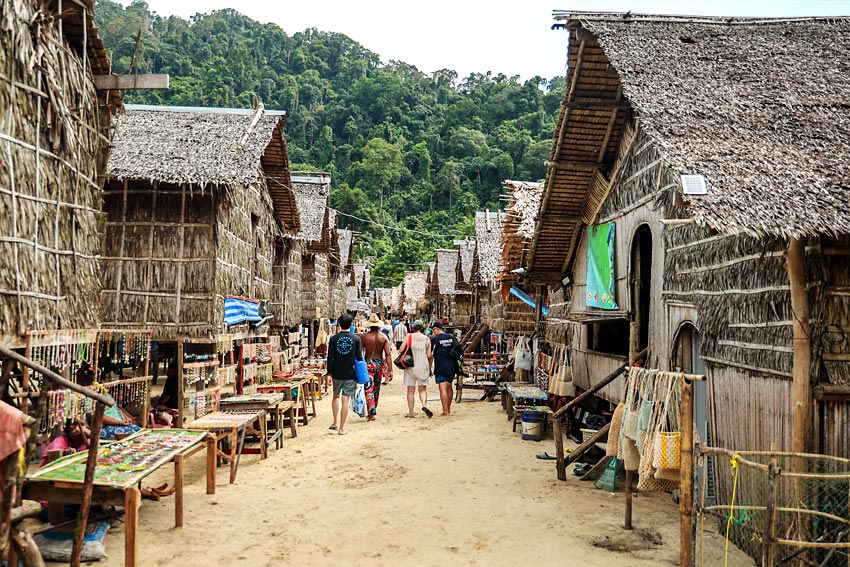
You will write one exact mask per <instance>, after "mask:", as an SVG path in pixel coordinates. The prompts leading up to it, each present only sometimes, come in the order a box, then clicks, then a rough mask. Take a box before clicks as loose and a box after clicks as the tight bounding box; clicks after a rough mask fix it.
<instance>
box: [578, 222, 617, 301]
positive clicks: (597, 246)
mask: <svg viewBox="0 0 850 567" xmlns="http://www.w3.org/2000/svg"><path fill="white" fill-rule="evenodd" d="M586 299H587V301H586V302H585V304H586V305H587V306H588V307H599V308H600V309H616V308H617V302H616V301H615V300H614V223H612V222H609V223H607V224H600V225H597V226H589V227H587V296H586Z"/></svg>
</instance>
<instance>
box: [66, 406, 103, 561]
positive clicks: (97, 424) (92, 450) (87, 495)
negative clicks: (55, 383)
mask: <svg viewBox="0 0 850 567" xmlns="http://www.w3.org/2000/svg"><path fill="white" fill-rule="evenodd" d="M103 410H104V405H103V404H102V403H101V402H97V403H96V404H95V406H94V419H93V422H92V428H91V441H90V445H89V454H88V456H87V458H86V472H85V475H84V476H83V500H82V502H81V503H80V515H79V516H77V528H76V530H74V546H73V548H72V549H71V566H72V567H80V560H81V557H82V553H83V537H84V536H85V534H86V524H87V523H88V519H89V508H90V507H91V495H92V490H93V489H94V468H95V466H96V465H97V449H98V445H99V443H100V429H101V427H102V426H103Z"/></svg>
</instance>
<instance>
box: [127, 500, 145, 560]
mask: <svg viewBox="0 0 850 567" xmlns="http://www.w3.org/2000/svg"><path fill="white" fill-rule="evenodd" d="M124 494H125V497H124V567H136V559H137V558H138V556H139V540H138V538H137V537H136V536H137V534H138V531H139V504H140V503H141V501H142V493H141V491H140V490H139V489H138V488H136V487H135V486H131V487H130V488H128V489H127V490H125V491H124Z"/></svg>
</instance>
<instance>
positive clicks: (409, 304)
mask: <svg viewBox="0 0 850 567" xmlns="http://www.w3.org/2000/svg"><path fill="white" fill-rule="evenodd" d="M427 279H428V272H404V281H403V282H402V296H403V297H404V310H405V311H407V312H408V313H413V312H415V311H416V309H417V304H418V302H419V300H420V299H424V298H425V287H426V282H427Z"/></svg>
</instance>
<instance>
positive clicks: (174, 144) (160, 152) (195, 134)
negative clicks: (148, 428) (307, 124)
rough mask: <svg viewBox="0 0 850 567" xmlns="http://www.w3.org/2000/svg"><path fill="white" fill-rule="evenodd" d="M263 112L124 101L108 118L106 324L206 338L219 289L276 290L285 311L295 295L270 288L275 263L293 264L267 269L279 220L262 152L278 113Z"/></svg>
mask: <svg viewBox="0 0 850 567" xmlns="http://www.w3.org/2000/svg"><path fill="white" fill-rule="evenodd" d="M261 113H262V109H259V110H258V111H251V110H245V111H241V110H234V109H220V110H218V109H196V110H191V109H178V110H175V109H173V108H162V107H145V108H143V109H139V108H135V107H129V109H128V111H127V112H126V114H125V115H124V116H122V117H121V118H120V119H119V120H118V122H117V126H116V128H117V132H118V133H119V134H117V135H116V141H115V147H114V150H113V154H112V157H111V159H110V162H109V171H108V173H109V175H110V176H111V177H112V180H111V181H110V182H109V183H108V185H107V191H106V198H105V209H106V212H107V216H108V222H107V243H106V247H105V252H104V257H103V272H104V287H105V289H104V301H103V316H104V321H106V322H108V324H109V325H110V326H114V327H125V326H140V325H141V326H145V327H146V328H150V329H152V330H153V331H154V333H155V336H156V337H157V338H160V339H173V338H176V337H179V336H211V335H213V334H216V333H218V332H221V331H223V330H224V329H223V320H224V301H223V300H224V296H226V295H244V296H248V297H253V298H257V299H275V302H276V303H277V304H279V305H282V306H283V308H284V313H283V314H285V313H286V308H287V307H288V306H287V303H288V302H289V303H291V304H293V305H296V306H298V305H300V297H297V294H296V297H294V298H293V299H287V298H285V297H281V295H285V290H280V289H277V288H276V289H274V290H273V289H272V287H273V281H274V276H275V274H274V273H273V272H278V274H277V275H278V276H280V275H281V272H289V271H290V270H291V268H290V267H289V266H286V267H285V268H282V267H281V266H279V267H278V269H273V264H274V263H275V248H274V242H275V239H276V238H277V236H278V235H279V234H280V227H279V225H278V223H277V222H276V221H275V214H274V205H273V203H272V201H271V198H270V195H269V192H268V188H267V186H266V181H267V180H268V179H271V177H270V176H268V175H266V174H265V173H264V171H263V167H264V165H263V162H262V161H261V158H262V156H263V154H264V152H265V151H266V149H267V148H268V147H270V146H274V145H276V144H278V143H280V141H279V140H277V141H276V140H275V139H274V138H275V132H276V131H277V129H278V128H279V127H280V126H281V121H282V118H281V116H280V115H279V114H277V115H275V114H274V113H269V114H267V115H265V116H263V115H262V114H261ZM166 156H170V158H171V159H170V160H169V159H166ZM131 176H137V177H131ZM157 176H162V178H158V177H157ZM296 212H297V211H296ZM287 254H290V255H291V251H287ZM290 260H291V258H290ZM281 263H284V264H285V263H286V262H285V261H284V260H281ZM298 265H299V270H300V257H299V258H298ZM298 275H299V278H300V272H299V274H298ZM288 287H294V285H293V284H292V283H290V284H289V286H288ZM299 293H300V291H299ZM283 314H276V315H278V316H280V315H283ZM297 317H298V320H300V308H299V309H298V311H297Z"/></svg>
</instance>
